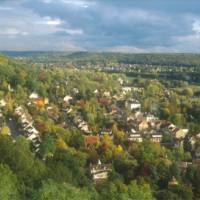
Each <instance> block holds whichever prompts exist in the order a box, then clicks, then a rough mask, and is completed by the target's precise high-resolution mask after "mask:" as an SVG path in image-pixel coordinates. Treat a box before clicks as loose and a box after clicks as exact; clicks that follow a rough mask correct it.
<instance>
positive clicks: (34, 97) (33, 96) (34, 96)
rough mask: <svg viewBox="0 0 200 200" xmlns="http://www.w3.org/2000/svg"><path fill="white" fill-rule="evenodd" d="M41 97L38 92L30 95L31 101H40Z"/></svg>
mask: <svg viewBox="0 0 200 200" xmlns="http://www.w3.org/2000/svg"><path fill="white" fill-rule="evenodd" d="M38 98H39V95H38V94H37V93H36V92H33V93H31V94H30V96H29V99H38Z"/></svg>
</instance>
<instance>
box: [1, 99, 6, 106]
mask: <svg viewBox="0 0 200 200" xmlns="http://www.w3.org/2000/svg"><path fill="white" fill-rule="evenodd" d="M5 106H6V101H5V100H4V99H1V100H0V108H2V107H5Z"/></svg>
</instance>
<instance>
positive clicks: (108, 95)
mask: <svg viewBox="0 0 200 200" xmlns="http://www.w3.org/2000/svg"><path fill="white" fill-rule="evenodd" d="M103 96H104V97H110V96H111V95H110V92H109V91H105V92H104V93H103Z"/></svg>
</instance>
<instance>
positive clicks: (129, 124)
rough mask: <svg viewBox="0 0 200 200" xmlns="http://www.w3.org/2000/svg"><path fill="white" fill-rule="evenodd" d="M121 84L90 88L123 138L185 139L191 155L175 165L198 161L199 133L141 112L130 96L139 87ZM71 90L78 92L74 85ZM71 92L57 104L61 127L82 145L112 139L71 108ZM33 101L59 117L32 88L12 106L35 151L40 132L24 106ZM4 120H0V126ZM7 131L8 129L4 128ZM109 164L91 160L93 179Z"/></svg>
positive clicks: (103, 175)
mask: <svg viewBox="0 0 200 200" xmlns="http://www.w3.org/2000/svg"><path fill="white" fill-rule="evenodd" d="M118 81H119V83H120V85H121V91H120V92H119V93H118V94H115V95H111V92H110V91H103V92H102V91H101V92H100V91H98V90H97V89H96V90H94V94H95V96H96V98H97V99H98V102H99V104H100V105H101V106H103V107H105V108H106V109H105V113H102V114H103V115H104V116H105V117H109V118H112V119H113V120H114V122H115V123H116V124H117V126H118V127H119V129H120V130H122V131H123V132H124V133H125V136H124V140H126V141H127V142H128V143H134V142H136V143H142V142H144V141H150V142H152V143H155V144H160V145H161V146H163V147H166V148H170V149H172V148H174V147H179V146H181V145H183V143H184V141H185V140H188V141H189V142H190V143H191V145H192V152H191V154H192V155H193V158H192V160H191V161H185V162H180V163H179V166H180V167H182V168H184V170H186V168H187V167H188V165H191V164H192V163H193V164H199V160H200V149H199V148H195V144H196V141H197V140H198V139H199V138H200V134H197V135H196V136H195V137H194V136H193V137H188V133H189V130H188V129H187V128H184V127H177V126H175V125H174V124H173V123H171V122H170V121H166V120H160V119H159V118H158V117H157V116H156V115H154V114H153V113H148V112H142V105H141V103H140V99H135V98H133V97H131V95H130V94H132V93H142V91H143V88H138V87H130V86H124V81H123V79H121V78H119V79H118ZM73 91H74V92H75V93H76V94H78V93H79V91H78V89H77V88H74V89H73ZM75 98H76V97H75V96H72V95H69V94H68V95H66V96H64V97H63V99H62V100H60V101H61V104H60V107H59V110H60V113H62V115H63V116H64V120H63V121H61V123H60V124H62V126H63V127H65V126H66V127H67V126H71V127H74V128H76V129H78V130H79V131H80V132H81V133H82V134H83V136H84V138H85V139H84V140H85V148H90V147H91V146H95V145H97V144H98V143H99V142H100V141H101V140H102V138H104V137H109V138H110V139H111V140H113V139H114V135H113V132H112V127H104V128H103V129H102V130H100V131H99V132H98V133H95V134H94V133H93V131H92V129H91V127H90V125H89V124H88V122H87V121H85V120H84V119H83V117H82V116H81V113H80V112H78V111H77V110H74V106H73V105H74V104H76V103H77V101H76V100H75ZM6 104H7V102H6V100H5V99H1V100H0V109H1V110H0V118H1V119H2V118H3V117H4V116H3V109H4V107H5V106H6ZM31 105H36V106H38V107H43V108H44V109H45V112H46V113H47V115H48V116H49V118H51V119H52V120H54V121H55V122H57V120H58V119H59V115H60V114H59V112H57V114H56V112H55V105H52V104H51V102H50V101H49V99H48V98H41V97H40V96H39V94H38V93H36V92H33V93H31V94H30V95H29V99H28V101H27V104H26V105H18V106H16V107H15V109H14V111H13V114H12V118H9V120H14V121H15V122H16V123H17V129H18V130H17V131H19V132H20V133H21V134H22V135H23V136H24V137H26V138H27V140H29V141H30V142H31V146H32V149H33V151H34V152H35V153H36V154H37V153H38V152H39V151H40V143H41V133H40V132H39V130H37V128H36V127H35V123H34V119H33V117H32V116H31V115H30V114H29V112H28V107H30V106H31ZM3 123H6V122H5V120H4V121H1V124H2V127H3ZM8 135H11V136H12V133H11V132H10V131H8ZM120 148H122V149H123V150H124V151H126V148H127V147H126V146H124V145H122V144H120ZM110 166H111V165H110V164H102V163H101V161H100V160H98V162H97V163H95V164H92V163H91V164H90V174H91V177H92V179H93V181H94V182H96V183H98V182H99V181H102V180H106V179H107V178H108V173H109V172H110V171H111V167H110Z"/></svg>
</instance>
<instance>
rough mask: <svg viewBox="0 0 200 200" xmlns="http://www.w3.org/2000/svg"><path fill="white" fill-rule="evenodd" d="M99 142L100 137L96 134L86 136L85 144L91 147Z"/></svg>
mask: <svg viewBox="0 0 200 200" xmlns="http://www.w3.org/2000/svg"><path fill="white" fill-rule="evenodd" d="M98 143H99V137H98V136H94V135H89V136H85V146H86V147H89V146H91V145H95V144H98Z"/></svg>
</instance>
